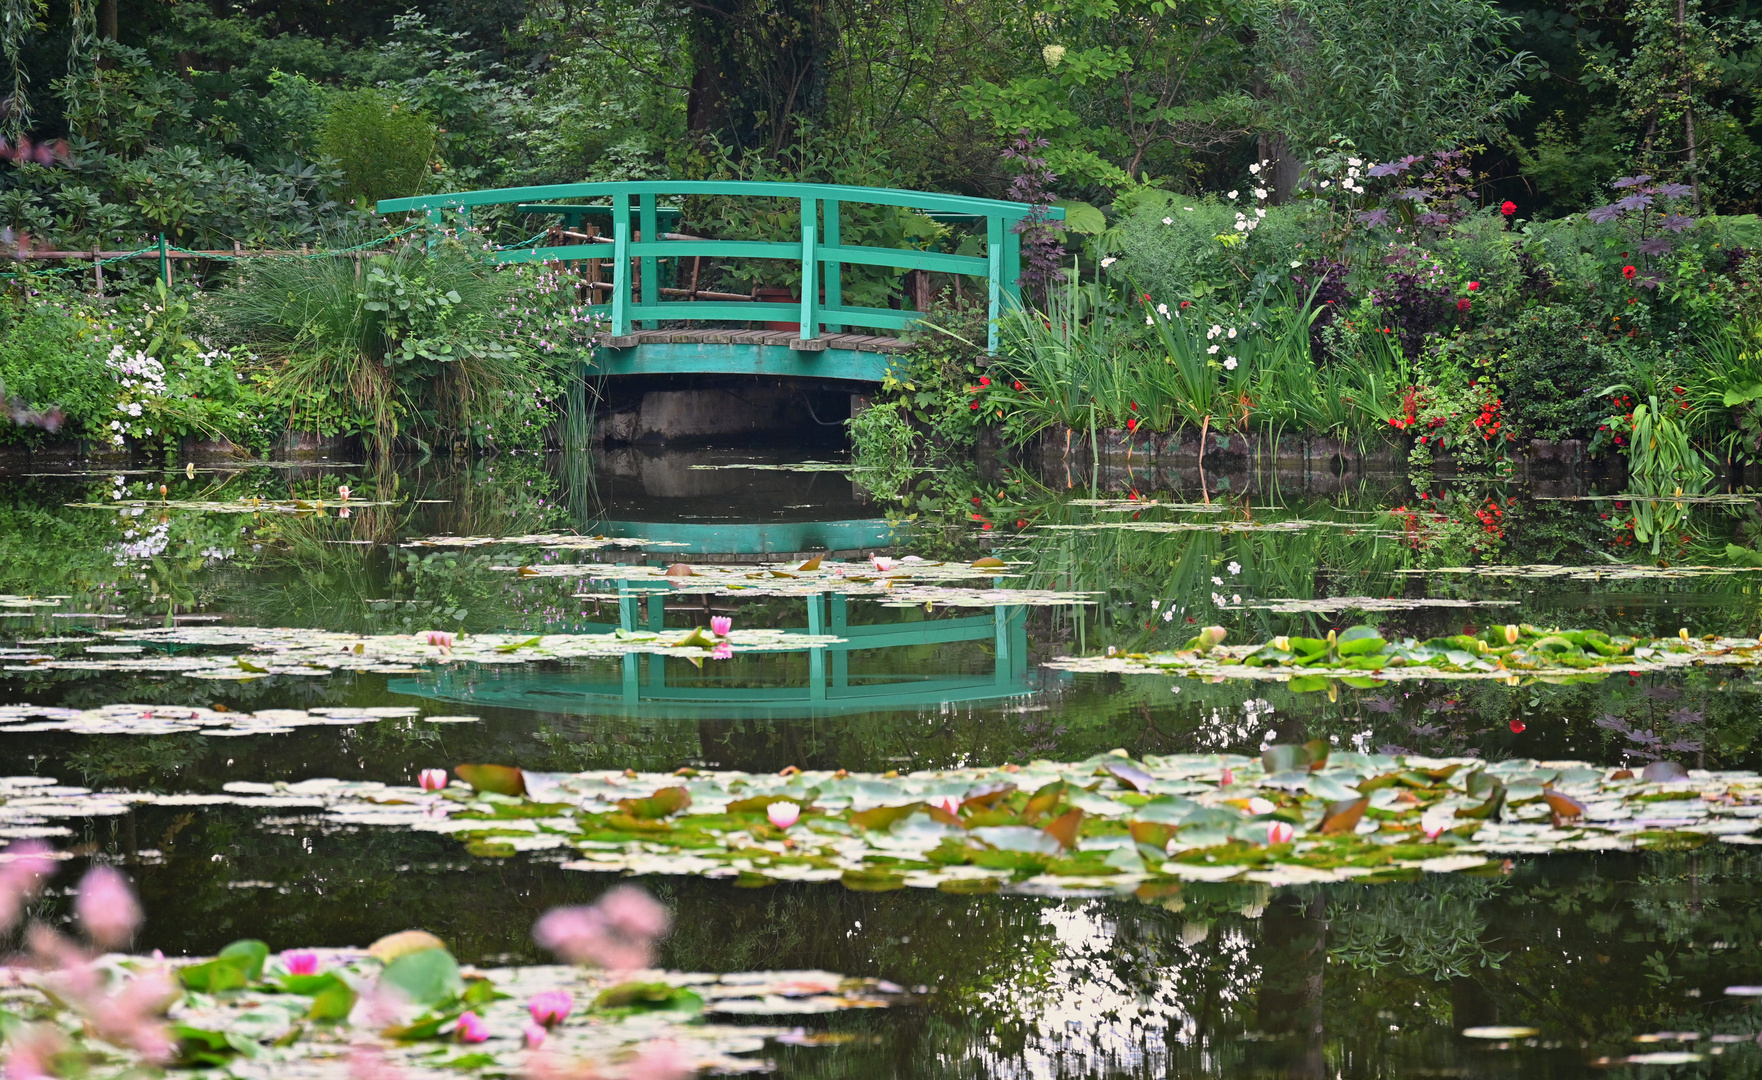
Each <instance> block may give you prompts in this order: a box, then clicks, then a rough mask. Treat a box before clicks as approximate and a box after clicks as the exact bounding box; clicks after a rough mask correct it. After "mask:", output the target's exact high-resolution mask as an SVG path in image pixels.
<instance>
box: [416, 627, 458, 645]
mask: <svg viewBox="0 0 1762 1080" xmlns="http://www.w3.org/2000/svg"><path fill="white" fill-rule="evenodd" d="M416 640H417V641H420V642H421V643H423V644H424V645H435V646H438V647H440V648H442V649H451V648H452V647H453V635H452V634H449V633H447V632H446V631H445V630H424V631H423V632H422V633H420V634H417V635H416Z"/></svg>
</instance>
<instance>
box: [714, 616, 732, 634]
mask: <svg viewBox="0 0 1762 1080" xmlns="http://www.w3.org/2000/svg"><path fill="white" fill-rule="evenodd" d="M733 629H734V619H733V617H732V616H729V615H712V616H710V633H712V634H715V635H716V636H717V637H727V636H728V632H729V631H730V630H733Z"/></svg>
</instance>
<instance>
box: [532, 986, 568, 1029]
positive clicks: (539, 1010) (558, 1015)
mask: <svg viewBox="0 0 1762 1080" xmlns="http://www.w3.org/2000/svg"><path fill="white" fill-rule="evenodd" d="M574 1008H575V995H573V994H571V993H570V992H569V991H567V990H545V991H542V992H540V993H537V994H534V995H532V1000H531V1001H528V1002H527V1003H526V1009H527V1011H528V1012H530V1013H532V1019H533V1020H534V1021H535V1022H537V1023H540V1024H543V1025H544V1026H545V1027H547V1028H548V1027H555V1026H557V1025H558V1024H561V1023H562V1022H563V1021H564V1019H565V1018H567V1017H568V1015H569V1013H570V1011H571V1010H573V1009H574Z"/></svg>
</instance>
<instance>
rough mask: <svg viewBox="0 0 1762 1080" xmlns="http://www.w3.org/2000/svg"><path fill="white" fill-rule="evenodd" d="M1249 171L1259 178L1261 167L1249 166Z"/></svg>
mask: <svg viewBox="0 0 1762 1080" xmlns="http://www.w3.org/2000/svg"><path fill="white" fill-rule="evenodd" d="M1248 171H1249V172H1251V173H1253V174H1254V175H1256V176H1259V175H1260V166H1259V165H1250V166H1248Z"/></svg>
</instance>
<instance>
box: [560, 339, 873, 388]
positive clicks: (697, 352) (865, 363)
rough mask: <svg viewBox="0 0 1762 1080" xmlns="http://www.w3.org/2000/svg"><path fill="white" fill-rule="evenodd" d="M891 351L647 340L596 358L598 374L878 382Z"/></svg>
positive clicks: (612, 350)
mask: <svg viewBox="0 0 1762 1080" xmlns="http://www.w3.org/2000/svg"><path fill="white" fill-rule="evenodd" d="M890 359H891V358H890V357H889V356H888V355H887V354H886V353H871V352H858V351H857V350H855V349H824V350H822V351H820V352H803V351H801V350H798V349H791V348H789V347H788V346H787V345H759V344H751V343H743V344H734V345H712V344H707V343H701V342H643V343H641V344H638V345H632V346H629V347H628V348H623V349H613V348H602V349H600V350H599V351H598V352H597V353H596V354H595V357H594V363H593V373H594V374H595V375H605V376H620V375H729V374H736V375H766V376H777V377H780V378H795V379H838V380H842V381H846V382H864V383H878V382H880V381H881V380H882V379H883V378H884V377H885V376H886V374H887V365H888V361H889V360H890Z"/></svg>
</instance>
